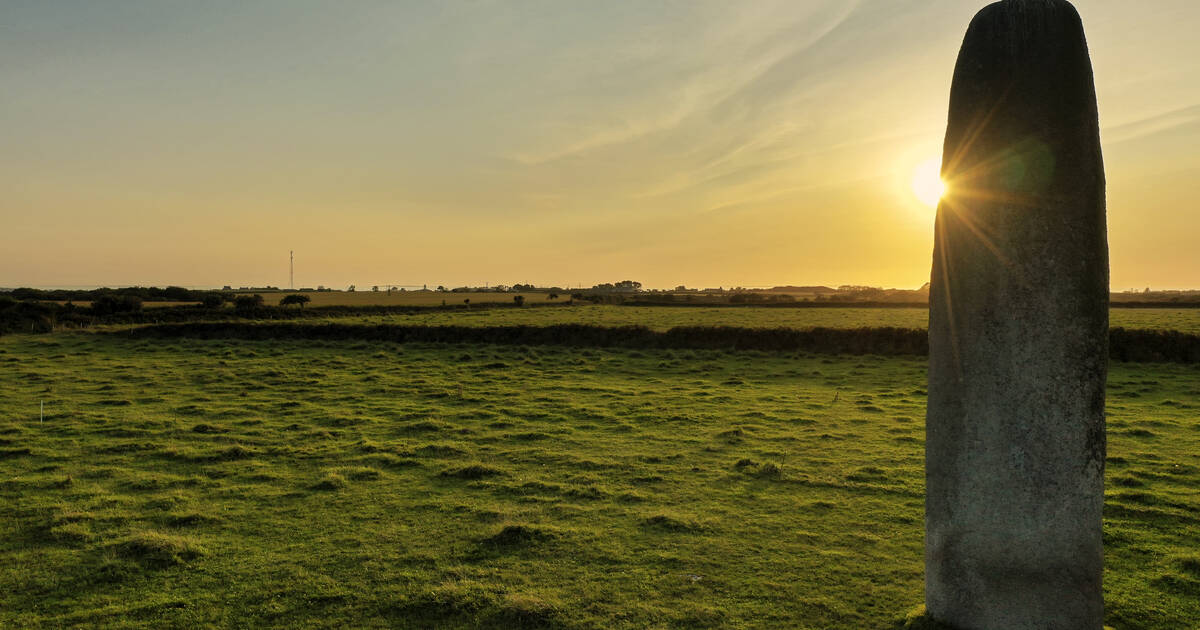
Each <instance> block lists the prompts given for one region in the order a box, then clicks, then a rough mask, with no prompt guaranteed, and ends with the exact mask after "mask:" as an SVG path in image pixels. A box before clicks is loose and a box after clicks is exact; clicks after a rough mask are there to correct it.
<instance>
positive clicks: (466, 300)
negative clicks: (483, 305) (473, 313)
mask: <svg viewBox="0 0 1200 630" xmlns="http://www.w3.org/2000/svg"><path fill="white" fill-rule="evenodd" d="M463 304H466V305H467V306H470V305H471V298H467V299H465V300H463Z"/></svg>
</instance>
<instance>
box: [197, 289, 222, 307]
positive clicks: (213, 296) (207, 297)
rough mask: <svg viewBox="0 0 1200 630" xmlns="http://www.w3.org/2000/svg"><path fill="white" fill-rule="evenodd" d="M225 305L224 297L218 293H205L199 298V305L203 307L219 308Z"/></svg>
mask: <svg viewBox="0 0 1200 630" xmlns="http://www.w3.org/2000/svg"><path fill="white" fill-rule="evenodd" d="M224 305H225V298H224V297H222V296H221V294H220V293H205V294H204V297H203V298H201V300H200V306H203V307H204V308H221V307H222V306H224Z"/></svg>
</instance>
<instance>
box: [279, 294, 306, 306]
mask: <svg viewBox="0 0 1200 630" xmlns="http://www.w3.org/2000/svg"><path fill="white" fill-rule="evenodd" d="M311 301H312V298H310V297H308V296H307V295H300V294H298V293H293V294H291V295H285V296H283V299H282V300H279V305H280V306H292V305H293V304H294V305H296V306H299V307H300V308H304V305H305V304H308V303H309V302H311Z"/></svg>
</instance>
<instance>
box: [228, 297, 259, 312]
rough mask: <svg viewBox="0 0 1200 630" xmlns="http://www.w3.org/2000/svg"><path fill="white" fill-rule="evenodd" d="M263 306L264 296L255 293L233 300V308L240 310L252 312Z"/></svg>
mask: <svg viewBox="0 0 1200 630" xmlns="http://www.w3.org/2000/svg"><path fill="white" fill-rule="evenodd" d="M262 305H263V296H261V295H259V294H257V293H255V294H254V295H239V296H237V297H235V298H233V306H234V308H237V309H238V310H242V311H244V310H250V309H256V308H260V307H262Z"/></svg>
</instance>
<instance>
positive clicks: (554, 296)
mask: <svg viewBox="0 0 1200 630" xmlns="http://www.w3.org/2000/svg"><path fill="white" fill-rule="evenodd" d="M546 299H547V300H557V299H558V294H557V293H551V294H550V295H547V296H546Z"/></svg>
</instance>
